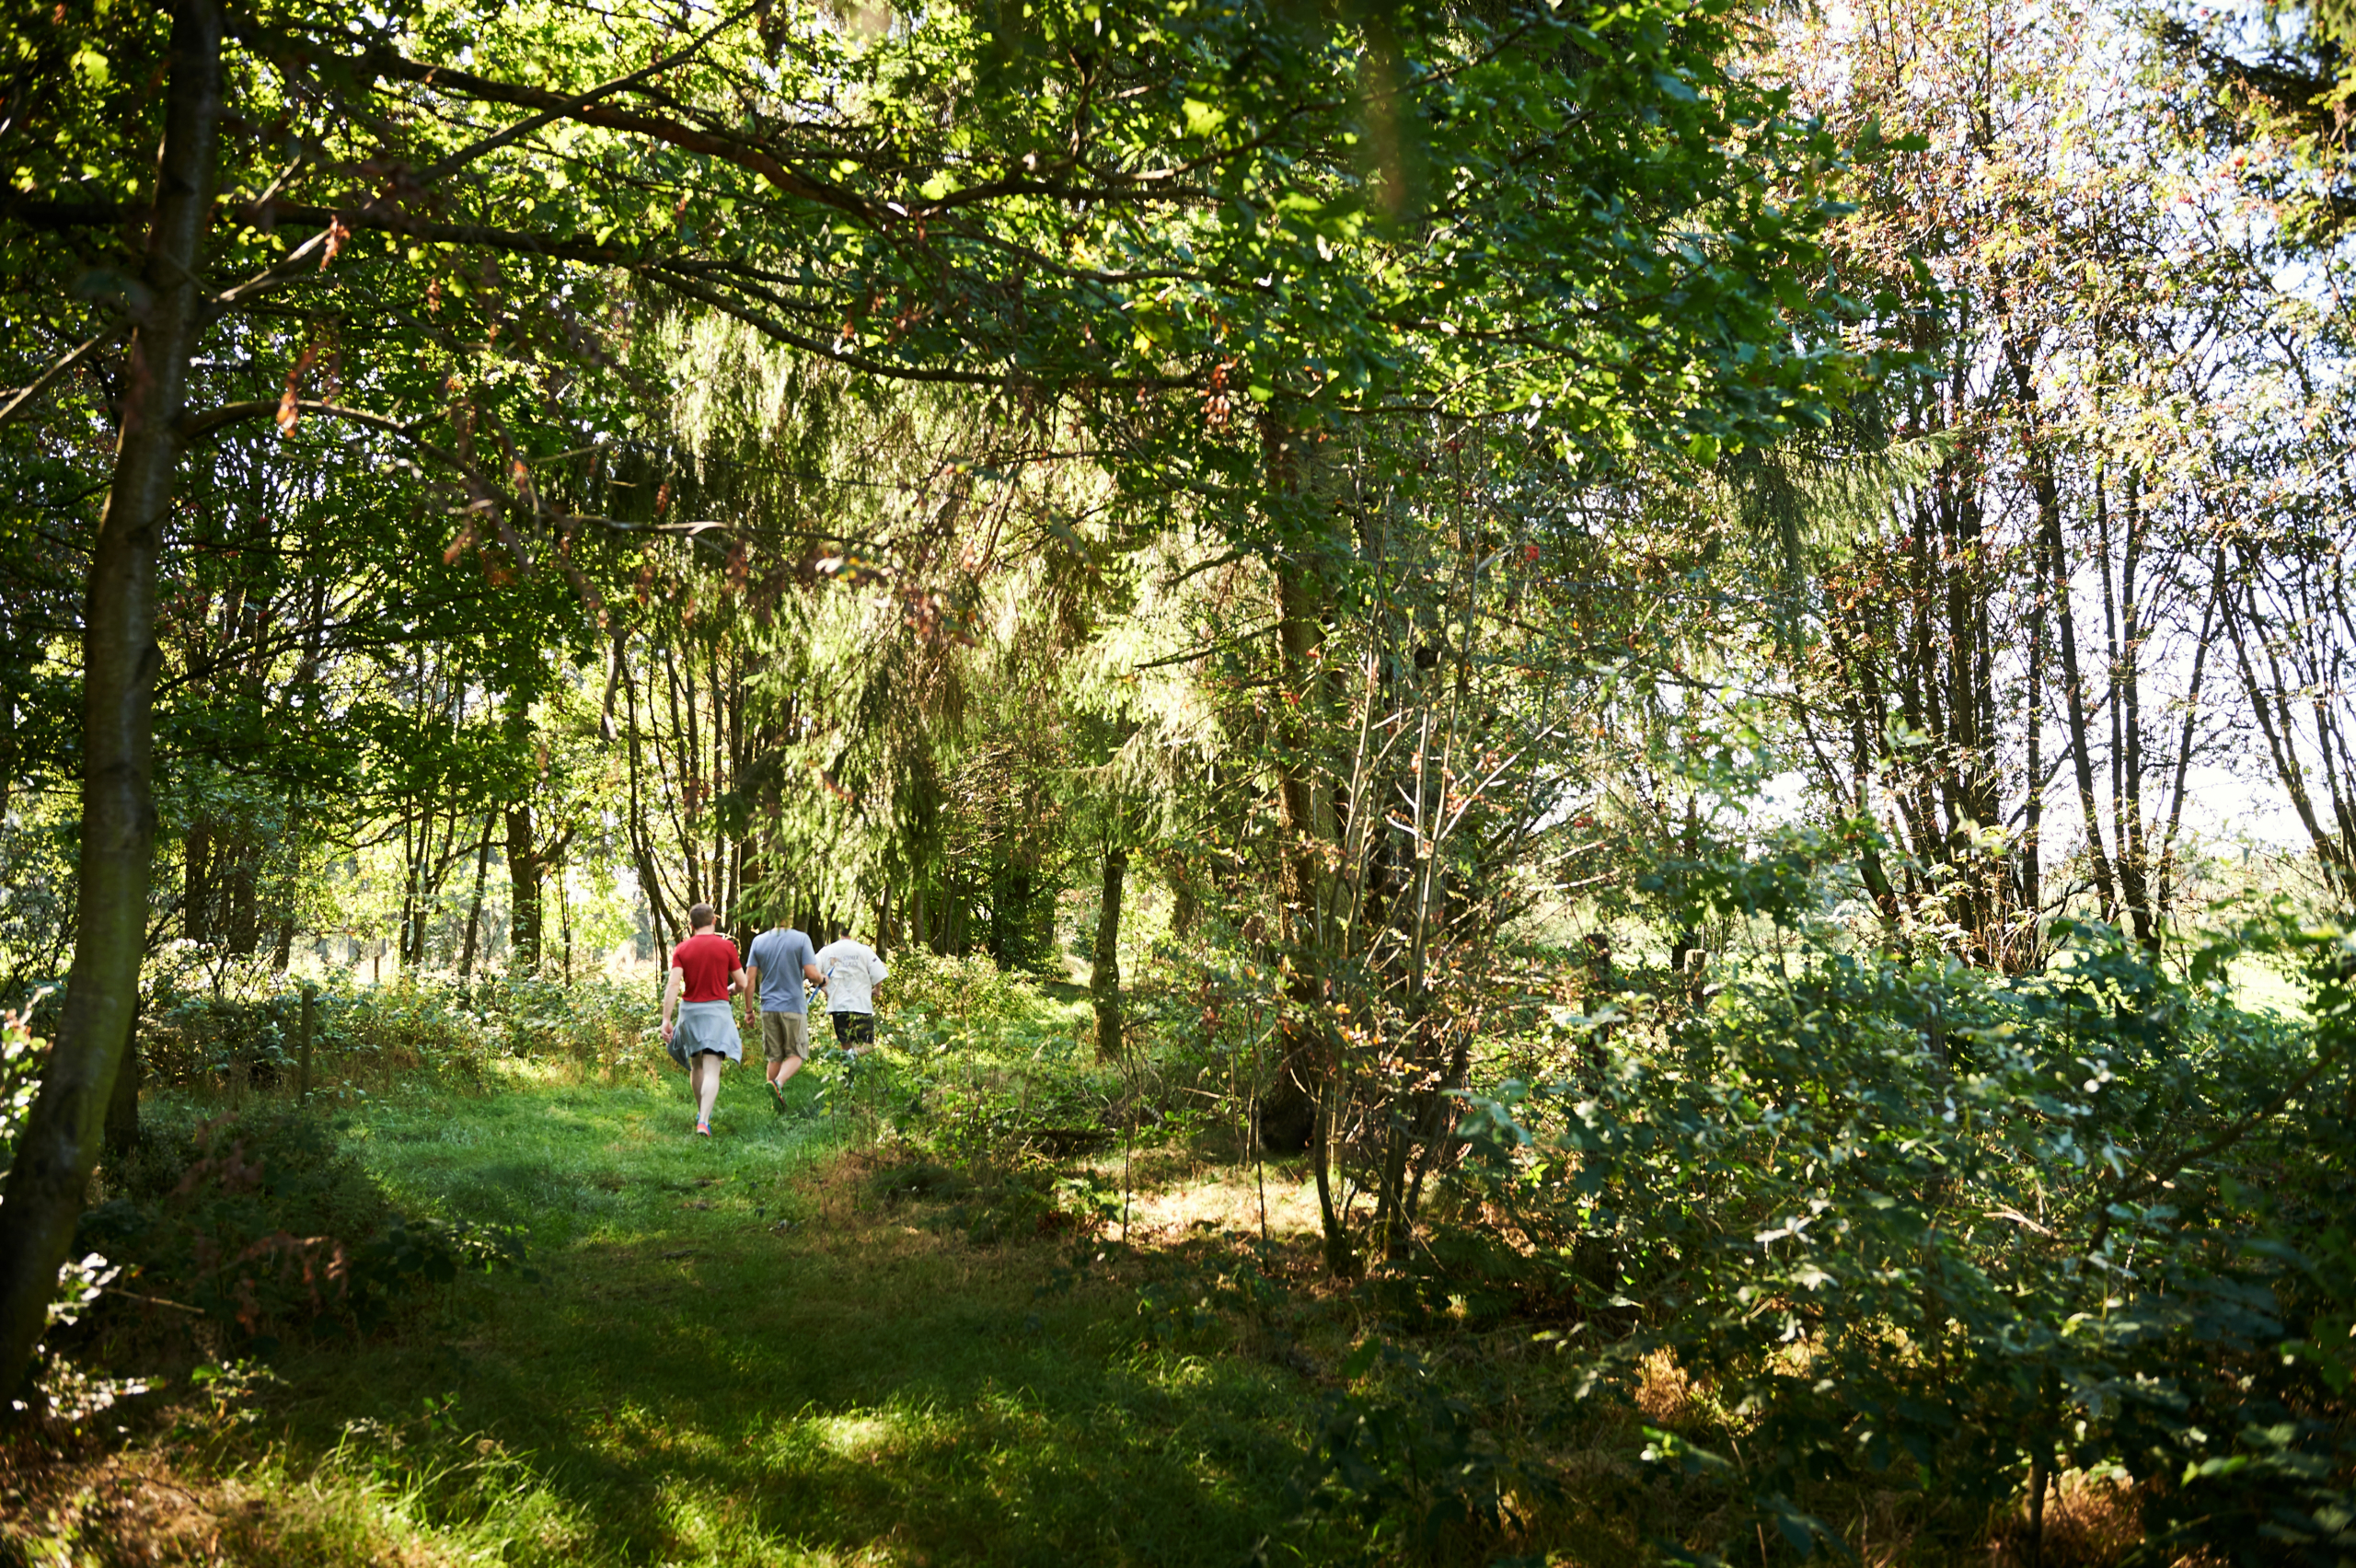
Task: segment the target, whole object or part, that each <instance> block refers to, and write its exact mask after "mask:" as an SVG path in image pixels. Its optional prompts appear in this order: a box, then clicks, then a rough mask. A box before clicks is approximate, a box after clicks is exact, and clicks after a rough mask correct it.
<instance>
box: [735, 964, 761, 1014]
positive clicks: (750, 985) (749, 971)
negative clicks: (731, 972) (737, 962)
mask: <svg viewBox="0 0 2356 1568" xmlns="http://www.w3.org/2000/svg"><path fill="white" fill-rule="evenodd" d="M737 974H738V975H739V976H740V977H741V978H742V980H743V982H744V986H745V1023H747V1024H751V1023H752V1022H753V1021H754V1020H756V1019H758V1018H759V1017H760V1016H761V966H760V965H759V964H758V963H748V964H746V965H745V967H744V968H742V969H740V970H738V971H737Z"/></svg>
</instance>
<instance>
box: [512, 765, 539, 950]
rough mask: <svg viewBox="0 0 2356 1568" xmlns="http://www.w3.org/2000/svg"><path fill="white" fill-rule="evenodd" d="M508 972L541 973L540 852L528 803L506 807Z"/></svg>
mask: <svg viewBox="0 0 2356 1568" xmlns="http://www.w3.org/2000/svg"><path fill="white" fill-rule="evenodd" d="M507 882H508V889H509V894H508V896H509V898H510V899H511V900H512V902H511V903H510V905H509V906H508V907H509V918H508V923H507V973H508V974H511V975H525V976H528V975H533V974H538V973H539V972H540V851H539V847H538V846H537V844H535V843H534V842H533V837H532V807H531V803H530V802H529V801H525V802H524V803H522V804H520V805H513V806H510V807H508V808H507Z"/></svg>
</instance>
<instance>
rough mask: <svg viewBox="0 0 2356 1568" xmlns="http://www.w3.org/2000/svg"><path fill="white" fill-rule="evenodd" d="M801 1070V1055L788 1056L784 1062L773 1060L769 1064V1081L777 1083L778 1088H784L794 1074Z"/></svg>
mask: <svg viewBox="0 0 2356 1568" xmlns="http://www.w3.org/2000/svg"><path fill="white" fill-rule="evenodd" d="M801 1070H802V1058H801V1057H799V1056H788V1057H787V1058H786V1059H785V1060H784V1061H782V1062H771V1063H770V1064H769V1081H770V1082H771V1083H773V1084H775V1085H777V1086H778V1088H780V1089H783V1088H784V1087H785V1086H786V1084H787V1082H788V1081H789V1080H790V1079H791V1078H792V1077H793V1075H794V1074H796V1073H798V1072H800V1071H801Z"/></svg>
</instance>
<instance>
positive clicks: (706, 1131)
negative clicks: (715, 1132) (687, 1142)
mask: <svg viewBox="0 0 2356 1568" xmlns="http://www.w3.org/2000/svg"><path fill="white" fill-rule="evenodd" d="M696 1136H698V1137H699V1138H708V1137H710V1136H711V1124H710V1122H698V1123H697V1124H696Z"/></svg>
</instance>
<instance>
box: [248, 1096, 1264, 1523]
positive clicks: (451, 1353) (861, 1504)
mask: <svg viewBox="0 0 2356 1568" xmlns="http://www.w3.org/2000/svg"><path fill="white" fill-rule="evenodd" d="M687 1125H688V1113H687V1108H686V1101H685V1098H684V1091H683V1090H681V1089H680V1087H679V1085H678V1083H677V1082H676V1079H666V1080H665V1081H664V1082H663V1083H661V1084H660V1085H655V1084H652V1083H649V1084H646V1085H641V1086H626V1087H619V1088H579V1087H572V1088H558V1087H532V1088H521V1089H515V1090H509V1091H506V1092H502V1093H497V1094H493V1095H490V1096H485V1097H479V1098H465V1097H453V1098H446V1099H436V1100H431V1101H411V1102H407V1103H398V1104H380V1105H378V1106H375V1107H374V1108H372V1109H370V1110H368V1111H366V1112H365V1113H360V1114H358V1115H356V1116H355V1117H354V1118H353V1120H352V1126H351V1129H350V1136H352V1139H353V1142H354V1145H355V1147H357V1148H358V1149H359V1150H360V1151H361V1152H362V1155H363V1158H364V1159H365V1160H366V1161H367V1163H368V1164H369V1166H370V1168H371V1169H372V1170H374V1172H375V1174H376V1176H377V1177H378V1179H379V1180H380V1181H381V1182H384V1184H385V1185H386V1186H387V1189H388V1190H389V1191H390V1192H391V1193H393V1194H394V1196H395V1197H396V1199H397V1200H398V1201H399V1202H400V1203H402V1204H403V1205H408V1206H410V1207H413V1208H420V1209H430V1210H434V1211H438V1212H440V1213H443V1214H445V1215H447V1216H452V1217H467V1218H475V1219H483V1220H491V1221H498V1222H502V1223H506V1224H512V1225H516V1226H520V1227H523V1228H525V1229H526V1230H527V1231H528V1232H529V1233H530V1236H531V1238H532V1254H533V1259H534V1262H535V1264H536V1265H537V1268H538V1270H539V1271H540V1273H541V1275H542V1278H541V1280H540V1282H539V1283H537V1284H528V1283H525V1282H523V1281H519V1280H515V1279H513V1278H507V1279H499V1280H494V1281H491V1282H489V1283H487V1284H484V1285H481V1286H470V1287H468V1288H467V1289H465V1290H463V1291H461V1293H460V1295H459V1298H458V1300H459V1306H458V1308H457V1309H455V1310H454V1315H453V1318H452V1320H451V1321H450V1322H448V1323H446V1324H445V1325H442V1326H440V1327H439V1328H438V1329H437V1330H436V1331H435V1332H412V1333H410V1334H407V1335H405V1336H403V1337H402V1338H401V1339H400V1340H399V1341H398V1342H391V1343H383V1344H377V1345H368V1346H363V1347H361V1348H359V1349H357V1350H353V1349H352V1348H350V1347H345V1348H341V1349H336V1350H332V1351H328V1352H323V1353H318V1354H313V1355H308V1356H306V1357H305V1358H302V1359H299V1360H294V1361H290V1362H289V1363H288V1364H287V1365H286V1366H284V1367H283V1378H284V1379H285V1386H284V1388H283V1389H282V1391H281V1396H280V1397H279V1398H278V1399H276V1400H273V1401H271V1420H272V1422H273V1423H274V1424H277V1426H278V1435H279V1439H280V1443H281V1447H280V1448H279V1449H278V1458H276V1460H275V1461H274V1462H275V1463H277V1464H278V1465H280V1466H282V1467H283V1474H284V1475H285V1476H286V1477H287V1478H288V1479H289V1482H290V1484H296V1485H301V1486H308V1487H310V1488H311V1489H312V1490H313V1491H314V1492H315V1493H317V1494H318V1507H317V1508H316V1509H315V1510H314V1512H315V1514H316V1516H317V1520H318V1522H317V1525H316V1528H315V1530H314V1532H313V1533H314V1535H315V1538H316V1550H317V1551H318V1552H319V1553H320V1554H321V1555H323V1556H328V1557H332V1556H333V1555H334V1553H335V1552H336V1551H338V1550H340V1549H339V1547H338V1546H337V1540H338V1539H339V1538H344V1547H345V1548H346V1549H353V1550H356V1549H359V1548H361V1547H363V1546H364V1545H365V1546H366V1547H367V1549H368V1550H369V1551H371V1552H374V1551H378V1550H380V1549H382V1548H386V1547H391V1546H394V1545H396V1544H403V1543H398V1542H396V1541H395V1540H389V1539H384V1532H386V1531H388V1530H389V1531H391V1532H392V1533H393V1535H394V1536H396V1537H398V1536H403V1535H405V1536H407V1537H408V1539H407V1542H406V1543H405V1544H406V1546H407V1548H408V1549H409V1550H410V1551H415V1552H419V1553H422V1554H423V1555H425V1556H427V1557H429V1558H431V1557H442V1556H445V1555H449V1554H454V1553H456V1552H457V1551H461V1550H468V1551H481V1550H484V1549H497V1550H499V1551H502V1553H503V1555H504V1558H505V1560H506V1561H508V1562H565V1563H569V1564H571V1563H604V1562H616V1563H620V1562H632V1563H635V1562H666V1563H667V1562H680V1563H792V1562H820V1563H837V1562H876V1563H883V1562H895V1563H898V1562H906V1563H938V1564H948V1563H998V1562H1003V1563H1057V1564H1068V1563H1077V1562H1087V1563H1132V1562H1134V1563H1172V1564H1176V1563H1184V1564H1196V1563H1205V1564H1226V1563H1235V1562H1244V1561H1247V1560H1249V1559H1250V1558H1252V1557H1253V1554H1254V1551H1255V1547H1256V1546H1257V1545H1258V1543H1260V1542H1261V1541H1262V1540H1264V1539H1266V1538H1268V1537H1270V1536H1271V1535H1275V1534H1280V1533H1282V1531H1281V1520H1282V1517H1283V1515H1284V1510H1285V1502H1284V1495H1283V1491H1284V1488H1283V1482H1284V1481H1285V1479H1286V1478H1287V1477H1288V1475H1289V1474H1290V1473H1291V1470H1292V1469H1293V1467H1294V1465H1295V1463H1296V1457H1297V1455H1298V1453H1299V1447H1298V1443H1299V1436H1298V1430H1299V1429H1298V1425H1297V1423H1298V1421H1299V1416H1300V1413H1301V1412H1302V1409H1303V1406H1304V1399H1305V1389H1304V1387H1303V1385H1302V1384H1301V1382H1300V1380H1299V1378H1297V1377H1296V1376H1295V1375H1294V1374H1292V1373H1290V1372H1288V1371H1284V1370H1280V1369H1276V1368H1273V1367H1271V1366H1266V1365H1265V1364H1263V1363H1259V1362H1254V1361H1252V1360H1248V1359H1246V1358H1244V1357H1241V1356H1236V1355H1208V1356H1205V1355H1189V1354H1184V1353H1183V1352H1180V1351H1176V1350H1165V1349H1161V1348H1156V1347H1154V1346H1153V1345H1151V1344H1149V1343H1144V1342H1143V1341H1142V1340H1141V1338H1140V1336H1139V1334H1138V1314H1137V1312H1136V1309H1135V1303H1136V1297H1135V1295H1134V1292H1124V1291H1121V1290H1119V1289H1117V1288H1114V1287H1111V1286H1091V1285H1089V1284H1086V1283H1083V1284H1081V1285H1080V1286H1078V1287H1077V1288H1068V1287H1066V1288H1058V1286H1068V1280H1069V1275H1068V1274H1065V1275H1061V1276H1059V1275H1058V1272H1057V1271H1058V1267H1059V1265H1060V1264H1062V1263H1063V1262H1064V1258H1063V1255H1062V1251H1061V1250H1060V1249H1057V1248H1056V1247H1053V1246H1049V1245H1044V1244H1033V1245H1027V1246H1020V1247H1010V1248H1003V1249H984V1248H976V1247H974V1246H972V1245H971V1244H969V1243H968V1242H967V1241H966V1240H965V1239H964V1238H963V1237H962V1236H960V1235H958V1234H956V1233H955V1232H953V1231H947V1230H944V1229H942V1228H938V1227H931V1226H927V1225H925V1224H923V1223H921V1222H920V1221H919V1220H918V1217H917V1216H914V1215H912V1214H910V1213H909V1212H907V1210H904V1209H895V1208H893V1207H891V1206H889V1205H886V1204H884V1203H883V1201H881V1200H880V1199H878V1198H877V1197H876V1196H874V1195H873V1194H872V1192H871V1191H870V1190H869V1188H870V1186H871V1185H872V1184H871V1183H869V1182H866V1181H865V1180H863V1178H862V1176H861V1174H860V1170H859V1169H858V1166H857V1162H856V1161H846V1160H841V1159H834V1158H832V1157H831V1151H830V1150H829V1148H828V1147H827V1144H826V1137H825V1136H824V1135H825V1131H826V1129H825V1126H824V1124H822V1123H817V1122H813V1121H808V1120H800V1119H788V1118H780V1117H778V1116H775V1115H773V1114H772V1113H771V1112H770V1111H769V1109H768V1105H767V1103H766V1101H765V1100H763V1099H762V1098H761V1096H760V1093H759V1090H758V1088H757V1080H756V1079H754V1078H751V1077H750V1075H747V1074H738V1075H733V1076H732V1081H731V1082H730V1083H729V1085H728V1087H727V1090H726V1091H725V1092H724V1094H723V1101H722V1113H721V1116H720V1118H719V1122H718V1126H717V1131H718V1133H719V1135H720V1136H716V1137H714V1138H712V1139H710V1140H709V1141H707V1140H703V1139H697V1138H692V1137H689V1136H687ZM321 1477H341V1478H343V1479H342V1481H341V1482H332V1481H329V1480H321V1479H318V1478H321ZM337 1484H342V1485H345V1486H347V1487H358V1488H360V1489H362V1490H363V1491H366V1492H367V1493H368V1494H369V1495H370V1496H371V1497H372V1498H373V1499H374V1501H373V1502H371V1503H369V1504H368V1505H367V1506H365V1507H357V1506H356V1505H355V1506H344V1507H339V1506H336V1505H335V1504H334V1497H333V1495H332V1494H333V1493H334V1488H335V1485H337ZM363 1516H365V1517H363ZM338 1519H341V1520H342V1522H341V1524H339V1523H337V1522H336V1521H337V1520H338ZM353 1531H358V1532H360V1533H361V1534H364V1535H373V1536H375V1537H377V1538H378V1539H375V1540H371V1541H365V1542H364V1541H363V1540H361V1539H351V1538H350V1537H349V1532H353Z"/></svg>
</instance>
